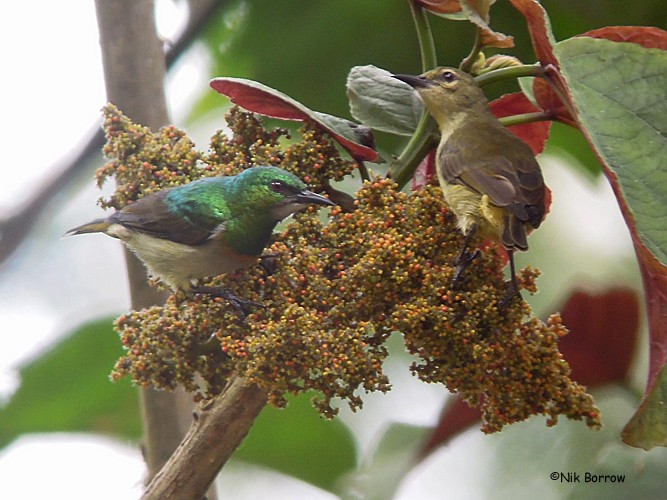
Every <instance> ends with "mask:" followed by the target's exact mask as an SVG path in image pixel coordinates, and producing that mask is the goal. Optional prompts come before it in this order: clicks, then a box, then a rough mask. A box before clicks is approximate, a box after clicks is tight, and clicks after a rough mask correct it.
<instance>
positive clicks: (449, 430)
mask: <svg viewBox="0 0 667 500" xmlns="http://www.w3.org/2000/svg"><path fill="white" fill-rule="evenodd" d="M481 418H482V412H480V411H479V409H478V408H471V407H470V406H468V403H466V402H465V401H463V399H462V398H461V397H460V396H458V395H456V394H455V395H452V396H451V397H450V398H448V399H447V402H446V403H445V406H444V408H443V409H442V413H440V419H439V420H438V424H437V425H436V426H435V428H434V429H433V432H432V433H431V435H430V436H429V438H428V440H427V441H426V443H424V446H423V447H422V449H421V450H420V452H419V455H420V458H421V459H424V458H426V457H427V456H428V455H430V454H431V453H432V452H433V451H434V450H435V449H437V448H438V447H439V446H442V445H444V444H447V443H448V442H449V440H450V439H452V438H454V437H456V436H458V435H459V434H460V433H462V432H463V431H465V430H466V429H467V428H468V427H470V426H472V425H473V424H475V423H477V422H479V421H480V419H481Z"/></svg>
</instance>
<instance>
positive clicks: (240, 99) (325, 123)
mask: <svg viewBox="0 0 667 500" xmlns="http://www.w3.org/2000/svg"><path fill="white" fill-rule="evenodd" d="M210 85H211V87H212V88H213V89H214V90H216V91H217V92H219V93H221V94H223V95H226V96H227V97H229V98H230V99H231V101H232V102H233V103H235V104H238V105H239V106H241V107H242V108H245V109H247V110H249V111H253V112H255V113H259V114H262V115H266V116H271V117H273V118H281V119H283V120H298V121H304V120H311V121H313V122H315V123H317V124H318V125H319V126H320V127H321V128H322V129H323V130H325V131H326V132H327V133H328V134H329V135H330V136H331V137H333V138H334V139H335V140H336V141H337V142H338V143H339V144H340V145H341V146H342V147H344V148H345V149H346V150H347V151H348V152H349V153H350V155H352V157H353V158H354V159H356V160H357V161H365V160H367V161H374V160H376V159H377V158H378V156H379V155H378V152H377V151H375V149H374V148H375V145H374V143H373V133H372V132H371V130H370V129H369V128H368V127H366V126H364V125H359V124H357V123H354V122H351V121H349V120H345V119H343V118H338V117H335V116H332V115H327V114H325V113H319V112H317V111H313V110H311V109H309V108H307V107H306V106H304V105H303V104H301V103H300V102H298V101H295V100H294V99H292V98H291V97H289V96H287V95H285V94H283V93H282V92H279V91H277V90H275V89H272V88H270V87H267V86H266V85H263V84H261V83H259V82H254V81H252V80H245V79H243V78H229V77H227V78H215V79H213V80H211V83H210Z"/></svg>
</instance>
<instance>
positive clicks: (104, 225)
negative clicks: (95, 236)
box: [63, 219, 111, 236]
mask: <svg viewBox="0 0 667 500" xmlns="http://www.w3.org/2000/svg"><path fill="white" fill-rule="evenodd" d="M110 225H111V224H110V223H109V222H108V221H107V220H106V219H95V220H93V221H90V222H88V223H87V224H83V225H82V226H77V227H75V228H73V229H70V230H69V231H67V232H66V233H65V234H64V235H63V236H73V235H75V234H86V233H104V232H105V231H106V230H107V229H108V228H109V226H110Z"/></svg>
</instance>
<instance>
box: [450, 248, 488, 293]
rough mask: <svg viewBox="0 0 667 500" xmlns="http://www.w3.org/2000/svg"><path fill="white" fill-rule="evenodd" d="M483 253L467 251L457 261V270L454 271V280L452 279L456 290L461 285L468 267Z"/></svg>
mask: <svg viewBox="0 0 667 500" xmlns="http://www.w3.org/2000/svg"><path fill="white" fill-rule="evenodd" d="M481 253H482V252H480V251H479V250H475V251H474V252H466V251H465V250H464V251H463V252H461V255H459V258H458V259H457V261H456V270H455V271H454V278H453V279H452V287H453V288H454V289H456V288H458V287H459V286H460V284H461V276H462V275H463V273H464V272H465V270H466V269H468V266H470V264H472V262H473V261H474V260H475V259H476V258H477V257H479V256H480V254H481Z"/></svg>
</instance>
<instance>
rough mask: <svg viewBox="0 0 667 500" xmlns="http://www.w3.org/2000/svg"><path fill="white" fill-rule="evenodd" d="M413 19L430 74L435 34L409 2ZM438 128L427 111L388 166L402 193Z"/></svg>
mask: <svg viewBox="0 0 667 500" xmlns="http://www.w3.org/2000/svg"><path fill="white" fill-rule="evenodd" d="M408 5H409V6H410V12H411V13H412V19H413V21H414V23H415V30H416V31H417V39H418V40H419V50H420V55H421V63H422V71H428V70H429V69H431V68H435V67H436V66H437V65H438V58H437V55H436V52H435V42H434V41H433V33H432V32H431V26H430V25H429V22H428V17H427V13H426V10H425V9H423V8H422V7H420V6H418V5H417V4H416V3H415V2H414V1H413V0H408ZM437 133H438V126H437V124H436V123H435V120H434V119H433V118H431V115H429V114H428V112H427V111H426V110H424V113H423V114H422V116H421V119H420V120H419V124H418V125H417V129H416V130H415V133H414V134H412V137H411V138H410V141H409V142H408V144H407V145H406V146H405V149H403V152H402V153H401V154H400V156H399V157H398V158H396V159H395V160H394V161H393V162H392V163H391V164H390V165H389V176H390V177H391V178H392V179H394V181H396V183H397V184H398V187H399V189H402V188H403V187H404V186H405V185H406V184H407V183H408V182H409V181H410V179H412V176H413V175H414V173H415V170H417V166H419V163H420V162H421V161H422V159H423V158H424V156H426V154H427V153H428V152H429V151H430V150H431V149H432V148H434V147H435V146H436V145H437V141H438V140H437V137H438V135H437Z"/></svg>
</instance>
